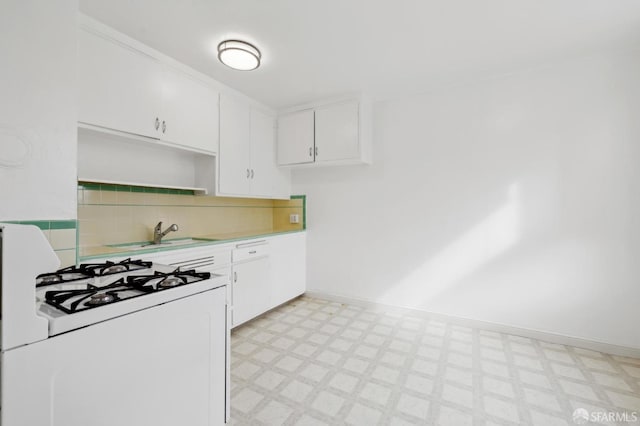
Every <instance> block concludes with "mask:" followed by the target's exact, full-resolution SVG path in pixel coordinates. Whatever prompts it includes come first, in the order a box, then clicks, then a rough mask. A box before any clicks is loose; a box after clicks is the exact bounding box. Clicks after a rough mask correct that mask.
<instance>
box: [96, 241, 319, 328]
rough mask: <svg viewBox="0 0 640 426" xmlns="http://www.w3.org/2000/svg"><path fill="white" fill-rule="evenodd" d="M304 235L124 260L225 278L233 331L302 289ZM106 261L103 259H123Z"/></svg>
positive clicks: (144, 255) (302, 291) (303, 282)
mask: <svg viewBox="0 0 640 426" xmlns="http://www.w3.org/2000/svg"><path fill="white" fill-rule="evenodd" d="M306 256H307V235H306V232H292V233H288V234H281V235H273V236H269V237H264V238H260V239H254V240H246V241H241V242H237V243H227V244H217V245H212V246H205V247H198V248H189V249H181V250H171V251H166V252H162V253H154V254H143V255H139V256H127V257H133V258H134V259H142V260H152V261H154V262H157V263H163V264H167V265H172V266H174V267H176V268H178V267H179V268H182V269H184V270H186V269H196V270H198V271H201V272H212V273H214V274H220V275H226V276H229V277H230V281H231V285H230V286H229V288H228V289H227V301H228V305H230V307H231V309H230V314H231V315H230V316H231V318H228V322H229V323H230V324H231V327H237V326H239V325H241V324H243V323H245V322H247V321H249V320H251V319H253V318H255V317H257V316H259V315H261V314H263V313H265V312H267V311H268V310H269V309H273V308H275V307H276V306H278V305H281V304H283V303H285V302H287V301H289V300H291V299H293V298H295V297H297V296H300V295H301V294H303V293H304V292H305V290H306V271H307V269H306V264H307V262H306ZM122 259H124V258H113V257H111V258H108V259H104V260H122Z"/></svg>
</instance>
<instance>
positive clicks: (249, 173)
mask: <svg viewBox="0 0 640 426" xmlns="http://www.w3.org/2000/svg"><path fill="white" fill-rule="evenodd" d="M249 176H251V172H250V171H249V169H247V179H249Z"/></svg>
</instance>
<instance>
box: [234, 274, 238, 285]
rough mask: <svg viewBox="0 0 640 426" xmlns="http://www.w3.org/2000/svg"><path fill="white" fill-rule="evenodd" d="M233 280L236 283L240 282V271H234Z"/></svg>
mask: <svg viewBox="0 0 640 426" xmlns="http://www.w3.org/2000/svg"><path fill="white" fill-rule="evenodd" d="M233 282H234V283H237V282H238V273H237V272H234V273H233Z"/></svg>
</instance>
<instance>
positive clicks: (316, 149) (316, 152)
mask: <svg viewBox="0 0 640 426" xmlns="http://www.w3.org/2000/svg"><path fill="white" fill-rule="evenodd" d="M315 154H316V157H317V156H318V147H317V146H316V148H315Z"/></svg>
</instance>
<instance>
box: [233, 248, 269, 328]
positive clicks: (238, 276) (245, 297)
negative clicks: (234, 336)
mask: <svg viewBox="0 0 640 426" xmlns="http://www.w3.org/2000/svg"><path fill="white" fill-rule="evenodd" d="M269 250H270V247H269V242H268V241H267V240H257V241H249V242H246V243H239V244H236V246H235V248H234V249H233V253H232V261H233V263H232V266H231V269H232V279H231V285H232V291H231V293H232V305H233V312H232V321H231V324H232V327H237V326H239V325H240V324H243V323H245V322H247V321H249V320H250V319H252V318H255V317H257V316H258V315H260V314H261V313H263V312H265V311H267V310H268V309H269V308H270V302H271V295H270V294H269V288H270V286H269V283H270V280H271V266H270V262H269Z"/></svg>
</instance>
